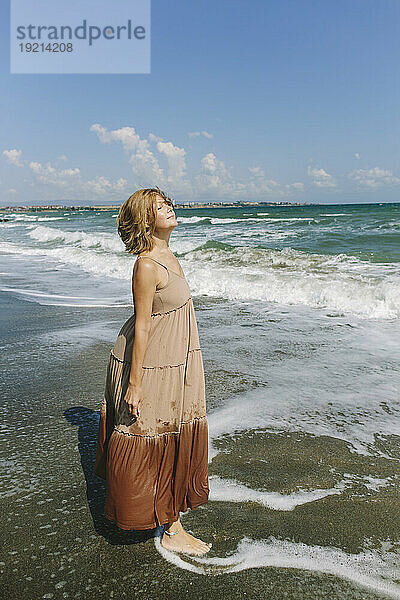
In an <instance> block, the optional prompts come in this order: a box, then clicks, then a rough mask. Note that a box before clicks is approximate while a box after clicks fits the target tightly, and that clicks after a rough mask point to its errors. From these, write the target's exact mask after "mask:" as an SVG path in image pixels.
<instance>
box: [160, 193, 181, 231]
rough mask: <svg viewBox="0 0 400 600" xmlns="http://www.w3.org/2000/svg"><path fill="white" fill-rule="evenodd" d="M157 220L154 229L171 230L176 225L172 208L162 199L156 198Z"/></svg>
mask: <svg viewBox="0 0 400 600" xmlns="http://www.w3.org/2000/svg"><path fill="white" fill-rule="evenodd" d="M156 202H157V219H156V229H173V228H174V227H176V226H177V225H178V221H177V220H176V217H175V212H174V209H173V207H172V206H171V205H170V204H167V202H166V201H165V200H164V198H162V197H161V196H157V200H156Z"/></svg>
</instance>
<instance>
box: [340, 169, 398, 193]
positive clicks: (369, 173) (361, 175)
mask: <svg viewBox="0 0 400 600" xmlns="http://www.w3.org/2000/svg"><path fill="white" fill-rule="evenodd" d="M348 178H349V179H351V180H352V181H354V182H356V184H357V185H358V186H361V187H367V188H377V187H382V186H384V185H398V184H399V183H400V178H399V177H395V176H394V175H393V173H392V171H390V170H389V169H382V168H381V167H374V168H372V169H356V170H354V171H351V173H349V174H348Z"/></svg>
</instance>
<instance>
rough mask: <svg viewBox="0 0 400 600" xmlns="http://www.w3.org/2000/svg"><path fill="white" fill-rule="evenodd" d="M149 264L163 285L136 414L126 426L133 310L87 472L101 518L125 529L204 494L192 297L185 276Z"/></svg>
mask: <svg viewBox="0 0 400 600" xmlns="http://www.w3.org/2000/svg"><path fill="white" fill-rule="evenodd" d="M138 258H144V257H141V256H139V257H138ZM146 258H151V257H150V256H149V257H146ZM151 260H154V261H155V262H157V263H158V264H160V265H162V266H163V267H165V269H166V270H167V272H168V281H167V283H166V285H165V286H164V287H162V288H159V289H158V290H156V292H155V295H154V299H153V306H152V314H151V328H150V333H149V338H148V345H147V348H146V352H145V355H144V360H143V367H142V370H143V374H142V390H143V397H142V402H141V404H140V405H139V410H140V415H139V418H138V419H137V420H136V421H134V422H132V421H133V419H132V415H131V414H130V413H129V411H128V406H127V404H126V403H125V401H124V396H125V393H126V390H127V387H128V382H129V377H130V370H131V358H132V346H133V340H134V326H135V313H134V314H133V315H132V316H131V317H130V318H129V319H128V320H127V321H126V322H125V323H124V325H123V326H122V328H121V330H120V332H119V335H118V337H117V339H116V342H115V344H114V347H113V348H112V349H111V351H110V357H109V363H108V368H107V376H106V384H105V393H104V399H103V402H102V405H101V410H100V423H99V433H98V443H97V455H96V463H95V467H94V470H95V473H96V475H98V476H99V477H102V478H103V479H105V480H106V501H105V511H104V515H105V517H106V518H107V519H109V520H110V521H113V522H114V523H116V525H117V526H118V527H119V528H121V529H125V530H130V529H134V530H144V529H151V528H155V527H157V526H159V525H163V524H165V523H170V522H173V521H176V519H177V518H178V517H179V512H180V511H182V512H184V511H186V510H187V509H188V507H189V508H192V509H194V508H196V507H197V506H199V505H201V504H206V503H207V502H208V496H209V485H208V425H207V416H206V401H205V381H204V369H203V359H202V353H201V349H200V343H199V334H198V329H197V322H196V316H195V312H194V306H193V300H192V296H191V293H190V288H189V285H188V282H187V281H186V278H185V277H184V276H181V275H178V274H177V273H175V272H174V271H172V270H171V269H170V268H169V267H167V266H166V265H163V264H162V263H160V262H159V261H158V260H155V259H153V258H152V259H151Z"/></svg>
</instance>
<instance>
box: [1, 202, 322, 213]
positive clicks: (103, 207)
mask: <svg viewBox="0 0 400 600" xmlns="http://www.w3.org/2000/svg"><path fill="white" fill-rule="evenodd" d="M311 204H312V203H311V202H229V203H228V202H202V203H197V202H188V203H185V204H179V203H175V204H174V208H246V207H253V206H255V207H265V206H311ZM120 206H121V205H120V204H108V205H104V204H103V205H96V206H77V205H74V206H64V205H62V204H40V205H35V206H2V207H0V210H13V211H25V210H29V211H34V210H118V209H119V207H120Z"/></svg>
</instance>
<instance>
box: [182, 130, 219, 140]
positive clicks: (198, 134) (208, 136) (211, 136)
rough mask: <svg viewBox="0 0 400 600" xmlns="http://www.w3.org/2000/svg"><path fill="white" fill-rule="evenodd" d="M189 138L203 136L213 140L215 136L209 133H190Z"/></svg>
mask: <svg viewBox="0 0 400 600" xmlns="http://www.w3.org/2000/svg"><path fill="white" fill-rule="evenodd" d="M188 135H189V137H200V136H203V137H205V138H208V139H212V138H213V137H214V136H213V134H212V133H209V132H208V131H189V134H188Z"/></svg>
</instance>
